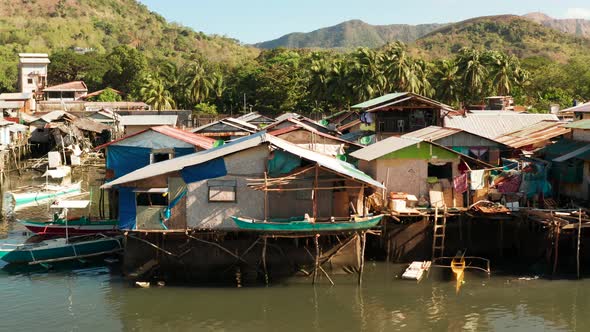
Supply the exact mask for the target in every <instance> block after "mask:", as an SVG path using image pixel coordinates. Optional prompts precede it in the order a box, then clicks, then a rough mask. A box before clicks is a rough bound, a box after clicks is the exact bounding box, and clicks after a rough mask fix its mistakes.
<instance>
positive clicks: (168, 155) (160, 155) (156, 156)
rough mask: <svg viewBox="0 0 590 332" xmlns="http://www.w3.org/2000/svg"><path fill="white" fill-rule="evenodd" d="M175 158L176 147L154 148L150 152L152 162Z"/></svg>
mask: <svg viewBox="0 0 590 332" xmlns="http://www.w3.org/2000/svg"><path fill="white" fill-rule="evenodd" d="M172 158H174V149H153V150H152V153H151V154H150V164H155V163H159V162H160V161H164V160H168V159H172Z"/></svg>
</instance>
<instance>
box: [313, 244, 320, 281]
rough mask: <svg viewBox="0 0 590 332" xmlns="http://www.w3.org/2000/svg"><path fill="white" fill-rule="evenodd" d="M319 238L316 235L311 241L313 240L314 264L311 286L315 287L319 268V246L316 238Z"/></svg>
mask: <svg viewBox="0 0 590 332" xmlns="http://www.w3.org/2000/svg"><path fill="white" fill-rule="evenodd" d="M319 237H320V235H319V234H316V235H315V236H314V237H313V239H314V243H315V264H314V269H313V284H314V285H315V282H316V280H317V277H318V269H319V266H320V244H319V241H318V238H319Z"/></svg>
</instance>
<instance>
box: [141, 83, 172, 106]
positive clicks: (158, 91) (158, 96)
mask: <svg viewBox="0 0 590 332" xmlns="http://www.w3.org/2000/svg"><path fill="white" fill-rule="evenodd" d="M139 93H140V95H141V97H142V99H143V100H144V102H145V103H147V104H148V105H150V106H152V108H154V109H156V110H169V109H174V108H176V103H175V102H174V98H172V94H171V93H170V91H168V90H167V89H166V86H165V84H164V81H163V80H162V79H161V78H160V77H157V76H151V75H149V76H147V77H146V78H145V79H144V81H143V84H142V87H141V88H140V90H139Z"/></svg>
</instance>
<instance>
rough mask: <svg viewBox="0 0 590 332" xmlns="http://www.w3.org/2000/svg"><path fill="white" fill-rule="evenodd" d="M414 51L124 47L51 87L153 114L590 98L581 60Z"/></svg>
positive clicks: (55, 60)
mask: <svg viewBox="0 0 590 332" xmlns="http://www.w3.org/2000/svg"><path fill="white" fill-rule="evenodd" d="M414 53H415V52H412V50H410V49H408V47H407V46H406V45H404V44H403V43H401V42H396V43H390V44H387V45H385V46H384V47H381V48H378V49H369V48H358V49H356V50H354V51H351V52H348V53H339V52H333V51H314V50H292V49H273V50H267V51H262V52H261V53H260V54H259V55H258V56H257V57H256V58H255V59H252V60H251V61H244V62H243V63H241V64H239V65H227V64H220V63H215V62H212V61H208V60H207V59H206V58H202V57H199V58H196V59H194V60H191V61H188V62H185V63H175V62H172V61H169V60H165V59H158V58H152V59H148V58H147V57H146V56H145V55H144V54H142V53H141V52H140V51H138V50H136V49H134V48H131V47H128V46H118V47H115V48H114V49H113V51H111V52H110V53H108V54H100V53H88V54H84V55H81V54H76V53H74V52H72V51H67V50H66V51H59V52H55V53H53V54H52V55H51V62H52V63H51V65H50V66H49V79H50V84H58V83H62V82H66V81H71V80H84V81H85V82H86V83H87V85H88V87H89V89H90V90H97V89H102V88H107V87H110V88H113V89H116V90H119V91H122V92H123V93H124V97H123V98H125V99H127V100H141V101H144V102H146V103H148V104H150V105H152V107H153V108H154V109H159V110H165V109H192V110H195V111H197V112H203V113H233V114H236V113H240V112H243V111H244V110H256V111H259V112H262V113H265V114H269V115H275V114H280V113H283V112H293V111H295V112H299V113H304V114H313V113H323V114H329V113H331V112H335V111H339V110H342V109H346V108H348V107H349V106H350V105H353V104H355V103H358V102H362V101H365V100H367V99H370V98H373V97H377V96H380V95H383V94H385V93H390V92H402V91H408V92H414V93H418V94H421V95H424V96H426V97H431V98H433V99H436V100H438V101H441V102H443V103H446V104H449V105H451V106H453V107H456V108H460V107H463V106H466V105H480V104H482V103H483V102H484V98H485V97H486V96H491V95H512V96H513V97H515V99H516V101H517V103H519V104H523V105H528V106H530V109H531V110H532V111H548V109H549V105H550V104H553V103H557V104H560V105H561V106H562V107H568V106H571V103H572V102H573V100H574V99H579V100H585V99H588V98H590V68H589V66H588V63H589V62H588V61H586V60H587V59H585V58H573V59H570V60H569V61H568V62H564V63H557V62H554V61H552V60H549V59H546V58H527V59H523V60H522V61H521V60H520V59H518V58H517V57H516V56H514V55H509V54H505V53H503V52H500V51H493V50H482V49H476V48H463V49H461V50H459V52H458V53H456V54H455V56H454V57H452V58H447V59H436V60H432V61H427V60H425V59H424V58H421V57H418V56H416V55H414ZM115 96H116V94H113V98H115Z"/></svg>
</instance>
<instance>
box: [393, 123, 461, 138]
mask: <svg viewBox="0 0 590 332" xmlns="http://www.w3.org/2000/svg"><path fill="white" fill-rule="evenodd" d="M462 131H463V130H461V129H457V128H443V127H439V126H429V127H426V128H422V129H418V130H416V131H412V132H409V133H407V134H404V135H402V136H401V137H402V138H417V139H420V140H424V141H436V140H439V139H441V138H445V137H447V136H451V135H454V134H456V133H460V132H462Z"/></svg>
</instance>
